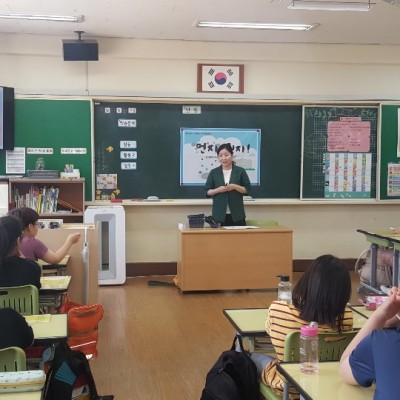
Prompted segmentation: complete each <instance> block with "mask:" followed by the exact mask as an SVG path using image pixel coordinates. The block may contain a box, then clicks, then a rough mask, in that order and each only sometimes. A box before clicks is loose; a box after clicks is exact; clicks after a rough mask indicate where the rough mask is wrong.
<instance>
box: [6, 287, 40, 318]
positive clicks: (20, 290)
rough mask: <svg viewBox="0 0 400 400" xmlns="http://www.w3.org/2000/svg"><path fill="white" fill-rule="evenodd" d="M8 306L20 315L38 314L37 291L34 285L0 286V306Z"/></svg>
mask: <svg viewBox="0 0 400 400" xmlns="http://www.w3.org/2000/svg"><path fill="white" fill-rule="evenodd" d="M6 307H10V308H13V309H14V310H15V311H18V312H19V313H20V314H22V315H33V314H39V291H38V288H37V287H36V286H33V285H24V286H12V287H2V288H0V308H6Z"/></svg>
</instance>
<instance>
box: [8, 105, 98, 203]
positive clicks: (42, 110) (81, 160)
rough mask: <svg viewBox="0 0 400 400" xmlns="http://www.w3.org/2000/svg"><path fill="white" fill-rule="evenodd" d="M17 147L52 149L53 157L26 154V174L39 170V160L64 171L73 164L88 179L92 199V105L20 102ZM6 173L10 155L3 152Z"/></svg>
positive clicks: (16, 112) (88, 198)
mask: <svg viewBox="0 0 400 400" xmlns="http://www.w3.org/2000/svg"><path fill="white" fill-rule="evenodd" d="M15 147H24V148H25V150H27V149H28V148H33V149H52V151H53V154H29V153H28V151H26V152H25V154H26V159H25V165H26V171H28V170H30V169H35V162H36V160H37V158H38V157H43V158H44V161H45V164H46V165H45V168H46V169H52V170H59V171H63V170H64V166H65V164H73V165H74V168H78V169H79V170H80V174H81V178H85V179H86V182H85V196H86V200H91V199H92V186H91V183H92V147H91V101H90V100H55V99H54V100H53V99H45V100H44V99H16V100H15ZM62 148H65V149H86V150H84V151H83V152H84V153H85V154H61V149H62ZM5 173H6V152H5V151H4V150H1V151H0V174H5Z"/></svg>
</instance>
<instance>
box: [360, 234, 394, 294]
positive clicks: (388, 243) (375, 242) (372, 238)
mask: <svg viewBox="0 0 400 400" xmlns="http://www.w3.org/2000/svg"><path fill="white" fill-rule="evenodd" d="M357 232H360V233H362V234H364V235H365V238H366V240H367V242H369V243H371V279H370V282H369V284H368V283H365V282H360V285H361V286H362V287H365V288H366V289H368V290H371V291H372V292H375V293H378V294H383V292H382V291H381V290H380V288H379V287H378V286H377V283H376V269H377V256H378V247H379V246H381V247H385V248H393V251H394V256H393V279H392V286H397V285H398V281H399V254H400V234H395V233H394V232H393V231H391V230H388V229H373V230H370V231H365V230H362V229H357Z"/></svg>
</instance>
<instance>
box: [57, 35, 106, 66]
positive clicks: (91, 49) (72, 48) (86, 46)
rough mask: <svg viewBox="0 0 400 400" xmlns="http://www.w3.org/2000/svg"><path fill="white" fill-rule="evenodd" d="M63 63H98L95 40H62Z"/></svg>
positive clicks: (97, 49)
mask: <svg viewBox="0 0 400 400" xmlns="http://www.w3.org/2000/svg"><path fill="white" fill-rule="evenodd" d="M63 54H64V61H98V60H99V45H98V43H97V40H68V39H64V40H63Z"/></svg>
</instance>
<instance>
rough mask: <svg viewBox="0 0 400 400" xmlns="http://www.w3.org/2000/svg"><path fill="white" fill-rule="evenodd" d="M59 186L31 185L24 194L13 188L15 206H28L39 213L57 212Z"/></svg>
mask: <svg viewBox="0 0 400 400" xmlns="http://www.w3.org/2000/svg"><path fill="white" fill-rule="evenodd" d="M59 191H60V190H59V188H57V187H54V186H51V187H46V186H43V187H42V188H40V187H38V186H34V185H32V186H31V187H30V188H29V191H28V192H27V193H25V194H20V193H19V190H18V188H14V193H13V196H14V206H15V208H20V207H30V208H32V209H34V210H36V211H37V212H38V213H39V214H53V213H56V212H57V206H58V194H59Z"/></svg>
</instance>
